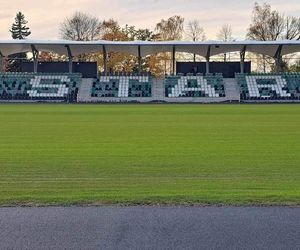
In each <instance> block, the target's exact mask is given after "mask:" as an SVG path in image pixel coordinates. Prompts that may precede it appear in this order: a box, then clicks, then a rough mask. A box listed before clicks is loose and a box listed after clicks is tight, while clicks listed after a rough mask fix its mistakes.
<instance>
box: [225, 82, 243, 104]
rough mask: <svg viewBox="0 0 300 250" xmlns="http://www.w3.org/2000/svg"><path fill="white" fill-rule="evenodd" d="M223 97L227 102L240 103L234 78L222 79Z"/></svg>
mask: <svg viewBox="0 0 300 250" xmlns="http://www.w3.org/2000/svg"><path fill="white" fill-rule="evenodd" d="M224 86H225V96H226V99H227V100H229V101H240V91H239V86H238V83H237V81H236V80H235V79H234V78H224Z"/></svg>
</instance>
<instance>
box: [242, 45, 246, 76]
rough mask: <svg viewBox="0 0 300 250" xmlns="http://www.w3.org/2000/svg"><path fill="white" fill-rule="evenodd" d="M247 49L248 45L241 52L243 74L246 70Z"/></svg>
mask: <svg viewBox="0 0 300 250" xmlns="http://www.w3.org/2000/svg"><path fill="white" fill-rule="evenodd" d="M246 49H247V46H246V45H245V46H243V48H242V50H241V52H240V58H241V73H242V74H243V73H244V72H245V55H246Z"/></svg>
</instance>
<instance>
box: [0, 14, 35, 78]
mask: <svg viewBox="0 0 300 250" xmlns="http://www.w3.org/2000/svg"><path fill="white" fill-rule="evenodd" d="M27 23H28V22H27V21H26V20H25V16H24V14H22V13H21V12H18V13H17V15H16V17H15V22H14V23H13V24H12V26H11V29H10V30H9V31H10V33H11V36H12V38H13V39H19V40H22V39H26V37H28V36H29V35H30V34H31V31H30V29H29V28H28V27H27V26H26V24H27ZM23 58H26V53H17V54H13V55H10V56H8V63H7V66H6V71H10V72H17V71H22V69H21V65H22V59H23Z"/></svg>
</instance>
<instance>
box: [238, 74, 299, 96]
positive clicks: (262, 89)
mask: <svg viewBox="0 0 300 250" xmlns="http://www.w3.org/2000/svg"><path fill="white" fill-rule="evenodd" d="M235 78H236V81H237V83H238V85H239V87H240V96H241V99H243V100H265V99H269V100H282V99H284V100H298V99H300V73H294V74H289V73H284V74H249V75H247V74H236V76H235Z"/></svg>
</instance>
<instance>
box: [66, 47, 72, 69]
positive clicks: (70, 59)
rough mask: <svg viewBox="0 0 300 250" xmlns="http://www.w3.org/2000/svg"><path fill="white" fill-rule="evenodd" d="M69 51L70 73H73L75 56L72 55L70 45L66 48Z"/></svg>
mask: <svg viewBox="0 0 300 250" xmlns="http://www.w3.org/2000/svg"><path fill="white" fill-rule="evenodd" d="M65 47H66V48H67V51H68V58H69V73H70V74H71V73H73V55H72V50H71V48H70V46H69V45H66V46H65Z"/></svg>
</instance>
